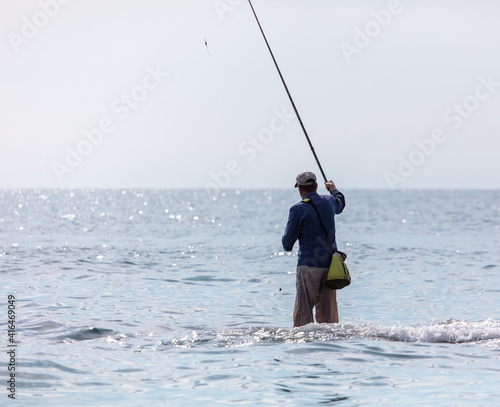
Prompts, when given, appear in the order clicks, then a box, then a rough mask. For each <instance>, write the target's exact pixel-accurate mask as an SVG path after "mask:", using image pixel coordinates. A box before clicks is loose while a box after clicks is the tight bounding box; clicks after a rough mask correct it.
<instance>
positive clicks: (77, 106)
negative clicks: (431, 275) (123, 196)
mask: <svg viewBox="0 0 500 407" xmlns="http://www.w3.org/2000/svg"><path fill="white" fill-rule="evenodd" d="M253 5H254V7H255V10H256V12H257V14H258V16H259V18H260V21H261V24H262V26H263V29H264V31H265V33H266V35H267V37H268V40H269V43H270V45H271V47H272V49H273V51H274V54H275V57H276V59H277V61H278V64H279V65H280V68H281V70H282V73H283V75H284V77H285V80H286V81H287V84H288V87H289V89H290V92H291V93H292V96H293V98H294V100H295V104H296V106H297V108H298V110H299V112H300V114H301V116H302V120H303V123H304V125H305V127H306V129H307V131H308V133H309V136H310V138H311V141H312V143H313V144H314V146H315V148H316V152H317V154H318V156H319V159H320V161H321V163H322V165H323V167H324V170H325V172H326V174H327V176H328V178H333V179H334V181H335V182H336V183H337V185H338V186H339V187H342V188H390V187H394V188H500V176H499V174H500V160H499V159H498V154H499V151H500V141H499V140H500V137H499V136H500V135H499V128H500V126H499V125H500V114H499V113H500V53H499V52H498V50H499V49H500V25H499V24H498V17H499V16H500V2H498V1H495V0H474V1H472V0H469V1H465V0H442V1H438V0H418V1H405V0H401V1H398V0H391V1H378V0H358V1H356V0H349V1H347V0H342V1H341V0H253ZM0 10H1V13H0V27H1V34H2V40H1V41H0V55H1V61H2V63H1V64H0V108H1V115H0V117H1V119H0V120H1V121H0V123H1V124H0V131H1V148H0V187H9V188H10V187H15V188H17V187H119V188H132V187H154V188H180V187H189V188H206V187H212V188H215V187H229V188H255V187H292V186H293V183H294V179H295V176H296V175H297V174H298V173H299V172H301V171H306V170H309V171H314V172H316V173H317V174H318V176H319V171H318V170H317V165H316V163H315V161H314V159H313V156H312V153H311V151H310V150H309V147H308V145H307V142H306V140H305V137H304V135H303V133H302V130H301V128H300V125H299V123H298V121H297V119H296V118H295V117H294V116H293V110H292V108H291V105H290V102H289V100H288V98H287V95H286V93H285V91H284V88H283V85H282V83H281V81H280V78H279V76H278V73H277V71H276V68H275V67H274V64H273V62H272V59H271V57H270V55H269V52H268V50H267V48H266V45H265V42H264V40H263V38H262V35H261V33H260V31H259V28H258V26H257V23H256V21H255V18H254V16H253V14H252V11H251V9H250V7H249V4H248V1H247V0H240V1H238V0H220V1H214V0H182V1H181V0H141V1H137V0H136V1H131V0H104V1H103V0H100V1H97V0H71V1H68V0H64V1H63V0H40V1H31V0H24V1H15V2H14V1H9V0H0ZM205 39H206V40H207V43H208V48H207V47H206V46H205Z"/></svg>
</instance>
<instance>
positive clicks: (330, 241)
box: [302, 198, 332, 247]
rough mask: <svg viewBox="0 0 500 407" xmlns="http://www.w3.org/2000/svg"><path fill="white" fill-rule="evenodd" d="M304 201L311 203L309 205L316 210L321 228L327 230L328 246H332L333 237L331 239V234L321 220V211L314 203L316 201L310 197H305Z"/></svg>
mask: <svg viewBox="0 0 500 407" xmlns="http://www.w3.org/2000/svg"><path fill="white" fill-rule="evenodd" d="M302 202H305V203H307V204H309V205H311V206H312V207H313V209H314V212H316V215H318V219H319V223H320V225H321V228H322V229H323V232H325V235H326V243H328V246H329V247H331V246H332V239H330V235H329V234H328V232H327V231H326V228H325V226H324V225H323V222H322V221H321V216H319V212H318V209H317V208H316V205H314V202H313V201H311V200H310V199H309V198H306V199H303V200H302Z"/></svg>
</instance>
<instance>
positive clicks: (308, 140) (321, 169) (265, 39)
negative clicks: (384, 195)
mask: <svg viewBox="0 0 500 407" xmlns="http://www.w3.org/2000/svg"><path fill="white" fill-rule="evenodd" d="M248 3H249V4H250V7H251V8H252V12H253V15H254V16H255V19H256V20H257V24H258V25H259V28H260V32H261V33H262V36H263V37H264V41H265V42H266V45H267V49H268V50H269V52H270V53H271V57H272V58H273V61H274V65H276V69H277V70H278V73H279V75H280V78H281V81H282V82H283V86H284V87H285V90H286V93H287V95H288V98H289V99H290V102H291V103H292V107H293V110H294V111H295V114H296V115H297V119H299V123H300V127H302V130H303V132H304V135H305V136H306V139H307V142H308V143H309V147H311V151H312V153H313V155H314V158H315V159H316V162H317V163H318V167H319V170H320V171H321V175H323V178H324V180H325V182H326V181H327V179H326V175H325V172H324V171H323V167H321V163H320V162H319V159H318V156H317V155H316V151H314V147H313V145H312V143H311V139H310V138H309V135H308V134H307V131H306V128H305V127H304V124H303V123H302V119H301V118H300V115H299V111H298V110H297V108H296V107H295V103H294V102H293V99H292V95H291V94H290V91H289V90H288V86H286V82H285V79H284V78H283V75H282V74H281V71H280V68H279V66H278V63H277V62H276V58H274V54H273V51H272V50H271V47H270V46H269V43H268V42H267V38H266V34H264V30H263V29H262V26H261V25H260V21H259V18H258V17H257V13H255V10H254V8H253V5H252V2H251V1H250V0H248Z"/></svg>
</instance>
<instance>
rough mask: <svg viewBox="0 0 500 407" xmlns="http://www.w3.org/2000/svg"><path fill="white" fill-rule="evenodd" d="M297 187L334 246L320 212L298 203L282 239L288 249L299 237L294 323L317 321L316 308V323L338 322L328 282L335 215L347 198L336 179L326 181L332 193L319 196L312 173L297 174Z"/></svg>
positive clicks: (291, 209) (335, 299)
mask: <svg viewBox="0 0 500 407" xmlns="http://www.w3.org/2000/svg"><path fill="white" fill-rule="evenodd" d="M295 187H296V188H298V190H299V194H300V196H301V198H302V199H303V200H304V199H309V200H310V201H312V203H313V204H314V206H315V207H316V210H317V211H318V214H319V216H320V217H321V222H322V223H323V226H324V228H325V229H326V231H327V232H328V234H329V236H330V240H331V246H330V247H328V244H327V243H326V242H327V237H326V235H325V232H324V230H323V227H322V226H321V223H320V220H319V218H318V214H316V211H315V210H314V207H313V205H311V203H306V202H303V201H301V202H299V203H297V204H295V205H293V206H292V207H291V208H290V214H289V216H288V223H287V225H286V229H285V234H284V235H283V238H282V243H283V248H284V249H285V251H292V249H293V245H294V244H295V242H296V241H297V239H298V240H299V256H298V257H299V258H298V264H297V281H296V287H297V296H296V298H295V309H294V312H293V326H294V327H298V326H302V325H306V324H309V323H311V322H314V317H313V312H312V311H313V308H314V307H316V322H318V323H334V322H339V314H338V309H337V296H336V294H337V291H336V290H332V289H331V288H328V287H327V286H326V285H325V279H326V275H327V274H328V269H329V267H330V261H331V255H332V253H334V252H335V251H336V250H337V243H336V242H335V214H339V213H341V212H342V211H343V210H344V207H345V198H344V195H343V194H342V193H341V192H339V191H338V190H337V188H336V186H335V184H334V183H333V181H328V182H325V187H326V189H327V190H328V191H330V192H331V195H319V194H318V193H317V192H316V191H317V189H318V183H317V182H316V176H315V175H314V174H313V173H312V172H303V173H301V174H299V175H298V176H297V179H296V184H295Z"/></svg>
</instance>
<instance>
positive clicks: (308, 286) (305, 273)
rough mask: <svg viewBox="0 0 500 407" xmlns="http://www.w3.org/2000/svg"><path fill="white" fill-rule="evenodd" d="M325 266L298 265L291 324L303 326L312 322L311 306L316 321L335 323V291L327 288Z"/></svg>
mask: <svg viewBox="0 0 500 407" xmlns="http://www.w3.org/2000/svg"><path fill="white" fill-rule="evenodd" d="M327 273H328V267H327V268H319V267H309V266H298V267H297V282H296V286H297V296H296V297H295V309H294V311H293V326H294V327H297V326H303V325H306V324H310V323H311V322H314V317H313V308H314V307H316V322H317V323H319V324H323V323H337V322H339V311H338V309H337V291H336V290H332V289H331V288H328V287H327V286H326V285H325V283H324V281H325V277H326V274H327Z"/></svg>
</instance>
